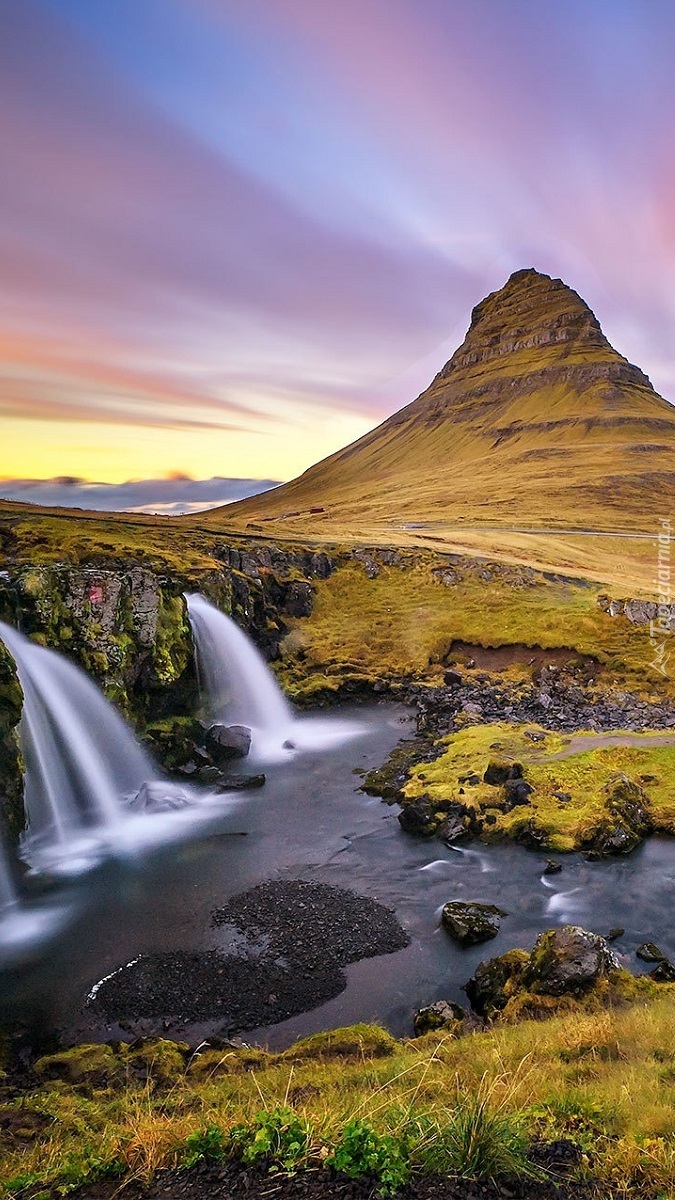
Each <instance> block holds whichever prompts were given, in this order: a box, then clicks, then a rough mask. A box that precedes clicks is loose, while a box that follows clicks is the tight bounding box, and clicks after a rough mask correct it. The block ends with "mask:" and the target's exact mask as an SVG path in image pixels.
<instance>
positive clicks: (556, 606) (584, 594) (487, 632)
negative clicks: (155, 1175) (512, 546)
mask: <svg viewBox="0 0 675 1200" xmlns="http://www.w3.org/2000/svg"><path fill="white" fill-rule="evenodd" d="M415 561H416V565H411V566H409V568H408V569H401V568H399V567H384V568H383V569H382V570H381V572H380V574H379V575H378V576H377V577H376V578H374V579H368V578H367V577H366V575H365V574H364V572H363V570H362V569H361V568H360V567H357V566H346V567H343V568H341V569H339V570H338V571H336V572H335V573H334V574H333V575H332V576H331V577H330V578H329V579H327V580H323V581H317V582H316V584H315V592H316V597H315V604H314V611H313V613H312V616H311V617H310V618H309V619H302V620H295V621H294V622H293V623H292V624H293V629H292V632H291V633H290V635H289V637H288V638H287V640H286V642H285V643H284V644H282V654H283V656H284V664H283V665H282V670H281V677H282V679H283V681H284V682H285V683H286V684H287V686H288V688H289V690H290V691H292V689H293V687H294V685H295V686H297V685H298V684H301V685H302V688H303V689H304V688H307V687H309V688H310V689H312V688H315V689H319V688H320V687H323V688H328V689H330V687H333V688H335V687H337V685H338V683H339V682H340V680H341V679H343V678H344V677H345V675H352V676H355V677H359V676H360V677H363V678H370V679H383V680H386V679H391V678H392V677H393V678H400V677H407V678H413V679H424V680H425V681H428V682H432V683H433V682H440V681H441V679H442V672H443V666H444V664H445V663H447V662H448V661H450V660H451V658H452V654H451V646H452V643H453V642H454V641H465V642H468V643H474V644H477V645H479V646H483V647H498V646H509V645H512V646H513V645H515V646H521V647H524V648H527V647H542V648H544V649H555V648H558V647H563V648H567V649H569V650H570V654H571V656H574V654H576V655H579V656H591V657H595V658H596V659H598V660H599V662H600V663H601V664H602V666H603V668H604V670H603V682H605V683H609V684H611V683H616V684H617V685H620V686H621V687H625V688H629V689H631V690H633V691H636V692H638V693H641V694H645V695H651V694H656V693H661V694H664V695H666V694H667V695H672V694H674V693H675V686H674V685H673V682H672V681H671V680H664V678H663V677H662V676H661V675H660V674H659V673H658V672H657V671H656V670H654V669H653V668H652V667H651V666H650V664H651V661H652V659H653V653H654V652H653V649H652V647H651V646H650V644H649V629H648V627H646V626H643V627H637V626H634V625H631V624H630V622H629V621H628V620H627V618H625V617H623V616H621V617H614V618H612V617H609V616H608V615H607V614H606V613H604V612H602V611H601V609H600V608H599V607H598V605H597V603H596V597H597V595H598V594H599V591H600V589H594V588H592V587H588V586H585V585H583V584H581V583H579V582H578V581H576V582H573V581H566V580H564V579H552V580H547V579H545V578H543V577H541V576H540V577H539V578H538V580H537V582H535V583H534V584H531V585H528V586H524V587H516V586H513V584H512V583H509V582H508V581H504V580H503V579H501V578H500V577H499V575H498V574H497V573H495V574H494V575H493V577H492V578H491V579H490V580H489V581H486V580H485V579H484V578H481V571H480V565H478V566H476V565H474V566H473V567H471V566H470V565H468V566H467V565H466V564H465V567H464V568H463V575H464V577H463V578H462V579H461V580H460V581H459V582H457V583H456V584H455V585H454V586H451V587H446V586H444V585H443V584H442V583H440V582H438V581H437V579H436V578H435V577H434V575H433V574H432V569H431V568H432V567H433V566H434V565H436V566H438V560H432V559H431V558H430V557H428V556H426V555H423V554H419V555H417V556H416V560H415ZM526 660H527V656H525V661H526ZM521 674H522V677H523V678H525V677H526V676H527V674H528V673H527V672H524V673H521ZM529 674H530V675H531V672H529Z"/></svg>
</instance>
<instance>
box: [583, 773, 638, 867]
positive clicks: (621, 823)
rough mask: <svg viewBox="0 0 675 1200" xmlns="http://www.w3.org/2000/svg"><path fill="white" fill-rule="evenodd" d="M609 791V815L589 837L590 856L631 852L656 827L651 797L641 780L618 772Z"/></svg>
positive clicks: (603, 856)
mask: <svg viewBox="0 0 675 1200" xmlns="http://www.w3.org/2000/svg"><path fill="white" fill-rule="evenodd" d="M605 791H606V794H607V801H606V804H607V812H608V816H607V818H606V819H605V820H604V821H602V822H601V823H600V824H599V825H598V826H597V828H596V829H595V830H594V831H593V833H592V835H591V836H590V838H588V839H587V840H586V842H585V848H586V849H587V850H588V851H589V854H588V855H587V857H593V858H605V857H608V856H609V855H618V854H630V852H631V850H634V849H635V848H636V846H639V845H640V843H641V842H642V840H643V838H645V837H646V836H647V835H648V834H649V833H651V832H652V830H653V828H654V822H653V820H652V816H651V813H650V812H649V808H648V804H649V800H648V798H647V796H646V795H645V792H644V791H643V789H642V788H641V787H640V785H639V784H637V783H635V782H634V781H633V780H632V779H629V778H628V776H627V775H617V776H616V778H614V779H612V780H610V782H609V783H608V784H607V786H606V789H605Z"/></svg>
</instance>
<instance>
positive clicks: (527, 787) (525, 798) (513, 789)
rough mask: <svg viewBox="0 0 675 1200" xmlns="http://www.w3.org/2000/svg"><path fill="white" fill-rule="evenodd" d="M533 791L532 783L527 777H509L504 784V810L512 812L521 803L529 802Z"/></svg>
mask: <svg viewBox="0 0 675 1200" xmlns="http://www.w3.org/2000/svg"><path fill="white" fill-rule="evenodd" d="M533 791H534V788H533V787H532V784H531V783H528V782H527V780H526V779H507V781H506V783H505V784H504V811H505V812H511V810H512V809H513V808H517V807H518V806H519V805H521V804H529V803H530V795H531V793H532V792H533Z"/></svg>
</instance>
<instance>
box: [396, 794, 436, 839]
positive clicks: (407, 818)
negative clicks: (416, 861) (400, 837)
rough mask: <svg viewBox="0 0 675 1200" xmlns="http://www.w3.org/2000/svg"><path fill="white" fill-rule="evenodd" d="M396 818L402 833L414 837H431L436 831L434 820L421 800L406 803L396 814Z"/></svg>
mask: <svg viewBox="0 0 675 1200" xmlns="http://www.w3.org/2000/svg"><path fill="white" fill-rule="evenodd" d="M398 820H399V824H400V826H401V829H402V830H403V831H404V833H411V834H413V836H415V837H433V835H434V833H435V832H436V827H437V826H436V821H435V820H434V818H433V817H432V816H431V813H430V812H429V811H428V809H427V807H426V805H425V804H424V803H423V802H421V801H416V802H414V803H413V804H406V805H405V806H404V807H403V808H402V809H401V811H400V813H399V814H398Z"/></svg>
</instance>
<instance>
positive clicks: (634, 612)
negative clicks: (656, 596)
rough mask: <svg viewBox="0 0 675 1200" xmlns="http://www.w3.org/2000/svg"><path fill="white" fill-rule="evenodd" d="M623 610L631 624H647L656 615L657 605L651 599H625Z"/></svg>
mask: <svg viewBox="0 0 675 1200" xmlns="http://www.w3.org/2000/svg"><path fill="white" fill-rule="evenodd" d="M623 611H624V614H625V616H627V617H628V620H629V621H630V622H631V624H633V625H648V624H649V622H650V621H653V620H654V618H655V617H656V613H657V611H658V605H656V604H654V602H653V601H651V600H627V601H626V604H625V607H624V610H623Z"/></svg>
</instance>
